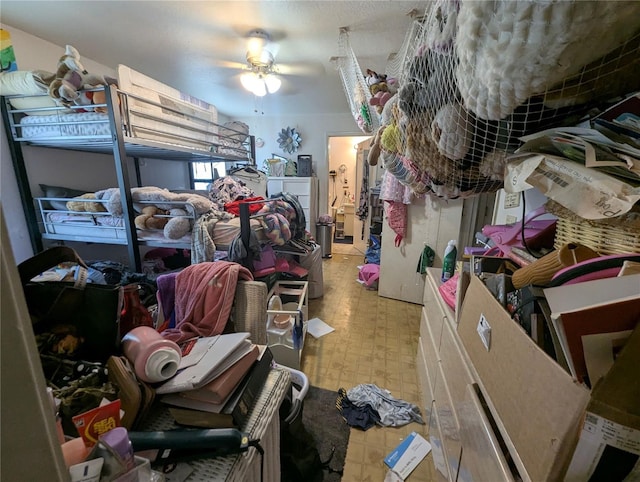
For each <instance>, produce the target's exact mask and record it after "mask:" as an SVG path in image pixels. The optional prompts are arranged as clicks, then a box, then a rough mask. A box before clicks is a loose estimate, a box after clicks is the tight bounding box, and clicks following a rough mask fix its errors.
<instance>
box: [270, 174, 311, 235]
mask: <svg viewBox="0 0 640 482" xmlns="http://www.w3.org/2000/svg"><path fill="white" fill-rule="evenodd" d="M281 192H286V193H289V194H293V195H294V196H296V197H297V198H298V201H300V204H301V206H302V209H303V210H304V216H305V219H306V220H307V226H306V229H307V231H309V232H310V233H314V232H315V229H316V220H317V219H318V178H317V177H270V178H269V179H267V193H268V194H269V196H273V195H274V194H278V193H281Z"/></svg>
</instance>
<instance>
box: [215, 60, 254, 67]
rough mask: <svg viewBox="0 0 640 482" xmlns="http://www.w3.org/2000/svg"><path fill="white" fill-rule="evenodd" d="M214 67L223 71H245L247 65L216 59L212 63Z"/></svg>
mask: <svg viewBox="0 0 640 482" xmlns="http://www.w3.org/2000/svg"><path fill="white" fill-rule="evenodd" d="M212 63H213V66H214V67H220V68H223V69H240V70H244V69H246V67H247V64H246V63H243V62H234V61H232V60H222V59H215V60H213V61H212Z"/></svg>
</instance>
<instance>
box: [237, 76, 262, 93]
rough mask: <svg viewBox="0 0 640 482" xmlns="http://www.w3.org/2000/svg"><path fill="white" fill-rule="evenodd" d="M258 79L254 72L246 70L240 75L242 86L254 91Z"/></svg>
mask: <svg viewBox="0 0 640 482" xmlns="http://www.w3.org/2000/svg"><path fill="white" fill-rule="evenodd" d="M257 80H258V78H257V77H256V74H254V73H253V72H245V73H243V74H242V75H241V76H240V83H241V84H242V87H244V88H245V89H247V90H248V91H249V92H253V89H254V86H255V84H256V81H257Z"/></svg>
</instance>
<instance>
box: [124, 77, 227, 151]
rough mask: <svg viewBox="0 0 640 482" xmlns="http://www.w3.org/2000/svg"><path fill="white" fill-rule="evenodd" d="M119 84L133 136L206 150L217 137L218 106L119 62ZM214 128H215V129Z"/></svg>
mask: <svg viewBox="0 0 640 482" xmlns="http://www.w3.org/2000/svg"><path fill="white" fill-rule="evenodd" d="M118 87H119V88H120V90H122V91H124V92H127V93H128V94H132V95H131V96H130V97H128V100H127V103H128V108H129V117H128V119H125V122H128V123H129V124H128V125H129V127H130V129H131V133H132V135H133V137H141V138H144V139H150V140H156V141H162V142H169V143H174V144H178V145H188V146H192V147H197V148H205V149H208V148H209V147H210V145H211V144H212V143H214V142H215V141H216V139H217V132H216V130H217V126H214V125H213V124H217V121H218V111H217V109H216V108H215V107H214V106H213V105H211V104H209V103H207V102H205V101H203V100H200V99H198V98H196V97H193V96H191V95H189V94H185V93H184V92H180V91H179V90H177V89H174V88H173V87H169V86H168V85H165V84H163V83H161V82H158V81H157V80H154V79H152V78H151V77H148V76H146V75H144V74H142V73H140V72H137V71H135V70H133V69H131V68H130V67H127V66H126V65H118ZM214 127H215V128H214Z"/></svg>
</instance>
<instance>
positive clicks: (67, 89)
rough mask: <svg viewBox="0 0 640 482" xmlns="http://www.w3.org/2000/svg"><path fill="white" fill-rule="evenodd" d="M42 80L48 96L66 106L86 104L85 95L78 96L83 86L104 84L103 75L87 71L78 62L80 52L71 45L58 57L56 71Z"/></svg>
mask: <svg viewBox="0 0 640 482" xmlns="http://www.w3.org/2000/svg"><path fill="white" fill-rule="evenodd" d="M43 80H44V82H45V83H46V84H47V85H48V86H49V87H48V92H49V96H50V97H52V98H53V99H54V100H56V101H57V102H59V103H60V104H62V105H64V106H67V107H69V106H72V105H86V104H87V103H86V97H82V96H80V94H79V92H78V91H80V90H81V89H83V88H84V87H85V86H87V85H90V86H98V85H104V84H105V79H104V78H103V77H100V76H97V75H92V74H89V73H88V72H87V70H86V69H85V68H84V66H83V65H82V64H81V63H80V53H79V52H78V51H77V50H76V49H75V48H74V47H73V46H71V45H67V46H66V49H65V54H64V55H63V56H62V57H60V60H59V61H58V69H57V70H56V73H55V74H53V76H51V77H48V78H45V79H43ZM82 102H85V104H83V103H82Z"/></svg>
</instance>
